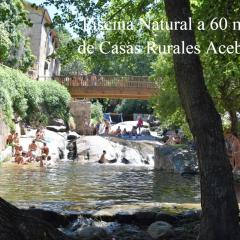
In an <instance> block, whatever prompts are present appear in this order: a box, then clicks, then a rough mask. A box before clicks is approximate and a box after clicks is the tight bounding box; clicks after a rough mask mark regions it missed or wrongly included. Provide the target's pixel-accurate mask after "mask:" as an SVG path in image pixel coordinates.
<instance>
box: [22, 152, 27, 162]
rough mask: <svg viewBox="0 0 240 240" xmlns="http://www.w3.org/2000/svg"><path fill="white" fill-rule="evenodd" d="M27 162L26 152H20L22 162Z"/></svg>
mask: <svg viewBox="0 0 240 240" xmlns="http://www.w3.org/2000/svg"><path fill="white" fill-rule="evenodd" d="M27 163H28V156H27V153H26V152H24V151H23V152H22V164H24V165H25V164H27Z"/></svg>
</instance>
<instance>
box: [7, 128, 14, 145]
mask: <svg viewBox="0 0 240 240" xmlns="http://www.w3.org/2000/svg"><path fill="white" fill-rule="evenodd" d="M14 136H15V132H14V131H11V133H10V134H9V135H8V137H7V141H6V143H7V145H11V146H12V144H13V140H14Z"/></svg>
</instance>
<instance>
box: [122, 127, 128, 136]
mask: <svg viewBox="0 0 240 240" xmlns="http://www.w3.org/2000/svg"><path fill="white" fill-rule="evenodd" d="M127 135H128V132H127V129H126V128H124V129H123V131H122V136H127Z"/></svg>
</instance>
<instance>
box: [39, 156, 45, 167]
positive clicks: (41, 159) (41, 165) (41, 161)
mask: <svg viewBox="0 0 240 240" xmlns="http://www.w3.org/2000/svg"><path fill="white" fill-rule="evenodd" d="M44 160H46V158H45V156H41V157H40V167H43V166H44V164H43V161H44Z"/></svg>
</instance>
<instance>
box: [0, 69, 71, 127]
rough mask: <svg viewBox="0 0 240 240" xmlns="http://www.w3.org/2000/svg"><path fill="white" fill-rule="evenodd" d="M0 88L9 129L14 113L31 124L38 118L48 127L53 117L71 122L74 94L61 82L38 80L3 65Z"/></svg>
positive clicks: (1, 102) (0, 103)
mask: <svg viewBox="0 0 240 240" xmlns="http://www.w3.org/2000/svg"><path fill="white" fill-rule="evenodd" d="M0 86H1V87H0V108H1V109H2V111H3V113H4V115H5V121H6V123H7V124H8V125H9V126H10V125H12V124H13V118H14V114H15V115H17V116H20V117H21V118H22V119H23V120H26V121H27V122H28V123H30V122H32V121H36V118H39V121H41V122H42V123H45V124H46V123H47V122H48V120H49V119H50V118H62V119H64V120H65V121H67V120H68V117H69V108H68V104H69V101H70V95H69V93H68V91H67V89H66V88H65V87H63V86H62V85H60V84H59V83H57V82H55V81H52V80H49V81H35V80H32V79H30V78H28V77H27V76H26V75H25V74H23V73H22V72H21V71H18V70H14V69H11V68H8V67H4V66H0ZM39 112H41V116H40V115H39ZM37 113H38V114H37ZM36 114H37V115H36Z"/></svg>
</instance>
